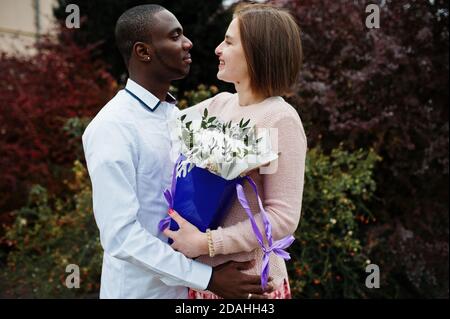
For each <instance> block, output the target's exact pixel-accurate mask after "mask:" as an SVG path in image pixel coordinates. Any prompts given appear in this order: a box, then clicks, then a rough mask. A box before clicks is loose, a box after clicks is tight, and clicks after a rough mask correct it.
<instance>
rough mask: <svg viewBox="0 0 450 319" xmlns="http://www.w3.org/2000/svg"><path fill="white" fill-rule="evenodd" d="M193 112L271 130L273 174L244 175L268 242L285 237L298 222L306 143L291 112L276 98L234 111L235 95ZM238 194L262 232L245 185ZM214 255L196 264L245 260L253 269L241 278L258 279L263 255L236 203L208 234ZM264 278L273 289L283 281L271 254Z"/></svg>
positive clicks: (280, 262) (280, 265)
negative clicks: (267, 225)
mask: <svg viewBox="0 0 450 319" xmlns="http://www.w3.org/2000/svg"><path fill="white" fill-rule="evenodd" d="M193 108H198V109H199V111H200V112H202V113H203V110H204V108H208V113H209V116H217V118H218V119H220V120H222V121H230V120H231V121H233V122H236V123H237V122H239V121H240V120H241V118H244V119H250V125H256V127H257V128H276V129H277V130H278V138H277V139H276V136H272V138H273V139H272V145H273V146H274V145H275V143H278V152H281V154H280V156H279V158H278V159H277V160H276V161H275V163H273V164H275V165H277V170H276V173H274V174H260V172H259V171H254V172H252V173H250V177H251V178H252V179H253V180H254V181H255V183H256V185H257V187H258V192H259V194H260V196H261V200H262V202H263V205H264V208H265V210H266V212H267V213H268V215H269V220H270V222H271V223H272V235H273V240H274V241H275V240H278V239H281V238H283V237H285V236H287V235H291V234H293V233H294V232H295V230H296V229H297V226H298V224H299V220H300V212H301V203H302V194H303V182H304V173H305V157H306V149H307V142H306V136H305V132H304V129H303V125H302V122H301V120H300V117H299V116H298V114H297V112H296V111H295V109H294V108H293V107H292V106H291V105H290V104H288V103H287V102H286V101H285V100H284V99H283V98H282V97H279V96H277V97H270V98H268V99H266V100H264V101H263V102H260V103H257V104H252V105H247V106H240V105H239V100H238V95H237V94H231V93H220V94H218V95H216V96H215V97H213V98H210V99H208V100H206V101H203V102H202V103H199V104H197V105H195V106H193ZM244 192H245V194H246V196H247V199H248V201H249V204H250V207H251V209H252V212H253V214H254V216H255V220H256V222H257V224H258V227H259V229H260V230H261V231H262V233H264V231H263V230H264V227H263V224H262V219H261V216H260V214H259V209H258V204H257V200H256V196H255V194H254V192H253V190H252V189H251V187H250V185H249V184H248V183H244ZM211 235H212V238H213V243H214V250H215V252H216V256H214V257H213V258H211V257H209V256H200V257H199V258H197V261H200V262H202V263H205V264H208V265H211V266H216V265H219V264H222V263H225V262H227V261H230V260H235V261H248V260H252V259H255V260H256V263H255V266H254V267H253V268H251V269H249V270H246V271H245V273H248V274H251V275H261V266H262V257H263V252H262V250H261V248H260V247H259V245H258V242H257V240H256V237H255V235H254V233H253V230H252V227H251V224H250V221H249V220H248V217H247V215H246V213H245V211H244V209H243V208H242V207H241V205H240V203H239V201H238V200H237V199H235V200H234V202H233V204H232V207H231V209H230V211H229V213H228V214H227V216H226V217H225V219H224V221H223V222H222V224H221V226H220V227H219V228H218V229H216V230H213V231H211ZM269 265H270V273H269V276H271V277H272V278H273V283H274V285H275V287H278V286H281V285H282V283H283V282H284V281H287V270H286V265H285V261H284V260H283V259H282V258H281V257H278V256H276V255H274V254H273V253H272V254H271V255H270V261H269Z"/></svg>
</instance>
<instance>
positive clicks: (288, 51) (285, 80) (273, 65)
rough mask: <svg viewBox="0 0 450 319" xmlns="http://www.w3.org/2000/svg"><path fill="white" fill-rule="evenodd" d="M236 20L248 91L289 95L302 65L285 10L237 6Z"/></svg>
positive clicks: (294, 27)
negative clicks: (246, 71) (247, 74)
mask: <svg viewBox="0 0 450 319" xmlns="http://www.w3.org/2000/svg"><path fill="white" fill-rule="evenodd" d="M234 17H235V18H237V19H238V23H239V32H240V36H241V42H242V47H243V49H244V55H245V58H246V60H247V66H248V71H249V76H250V86H251V88H252V90H254V91H255V92H257V93H260V94H262V95H264V96H274V95H284V94H287V93H289V91H290V89H291V87H292V86H293V85H294V84H295V83H296V81H297V77H298V75H299V72H300V68H301V65H302V58H303V53H302V42H301V39H300V28H299V26H298V25H297V23H296V21H295V19H294V17H293V16H292V15H291V14H290V13H289V12H288V11H286V10H284V9H281V8H277V7H275V6H272V5H267V4H243V5H238V6H237V8H236V10H235V12H234Z"/></svg>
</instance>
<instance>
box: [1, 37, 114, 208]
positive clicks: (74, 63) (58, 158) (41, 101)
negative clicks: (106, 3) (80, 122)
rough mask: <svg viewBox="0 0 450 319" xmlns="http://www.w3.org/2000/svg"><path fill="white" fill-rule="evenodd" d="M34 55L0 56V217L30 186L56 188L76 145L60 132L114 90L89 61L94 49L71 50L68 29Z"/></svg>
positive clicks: (94, 110) (108, 78)
mask: <svg viewBox="0 0 450 319" xmlns="http://www.w3.org/2000/svg"><path fill="white" fill-rule="evenodd" d="M35 49H37V53H36V54H34V55H30V56H17V55H14V56H11V55H8V54H6V53H1V55H0V70H1V72H0V83H2V84H1V86H0V106H1V112H0V154H1V157H0V194H1V196H0V211H5V210H8V209H13V208H17V207H18V206H19V205H21V204H22V203H23V200H24V199H25V198H26V195H24V194H26V190H27V188H28V187H29V186H30V185H31V184H33V183H41V184H43V185H46V186H48V187H50V188H55V187H56V188H57V187H58V185H60V183H59V182H60V181H59V180H58V179H62V178H63V175H62V174H61V172H63V171H64V170H63V169H62V168H64V167H66V166H67V165H69V166H71V165H72V163H73V160H74V159H75V150H76V147H77V145H76V144H77V143H79V140H78V141H74V140H71V139H70V136H68V134H66V133H65V132H64V131H63V130H62V127H63V125H64V123H65V121H66V120H67V119H68V118H71V117H86V116H87V117H92V116H93V115H94V114H96V113H97V112H98V110H99V109H100V108H101V107H102V106H103V105H104V104H105V103H106V102H107V101H108V99H110V98H111V96H112V94H113V92H114V90H115V86H116V84H115V81H114V80H113V78H112V77H111V76H110V75H109V74H108V73H107V72H106V71H105V65H103V64H102V63H101V62H99V61H91V58H90V51H91V50H92V49H93V47H88V48H81V47H78V46H77V45H75V44H74V42H73V41H72V35H71V33H70V31H67V29H66V30H64V29H63V28H61V32H60V35H59V38H58V39H57V40H56V39H51V38H44V39H42V40H41V41H40V42H39V44H37V45H36V48H35Z"/></svg>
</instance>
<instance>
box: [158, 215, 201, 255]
mask: <svg viewBox="0 0 450 319" xmlns="http://www.w3.org/2000/svg"><path fill="white" fill-rule="evenodd" d="M169 216H170V217H171V218H173V219H174V220H175V221H176V222H177V224H178V226H180V229H179V230H177V231H172V230H170V229H169V227H167V228H166V229H164V230H163V234H164V235H165V236H167V237H169V238H170V239H172V240H173V243H172V245H171V246H172V248H173V249H175V250H177V251H179V252H181V253H182V254H184V255H185V256H186V257H189V258H195V257H198V256H200V255H206V254H208V252H209V251H208V238H207V237H206V233H202V232H201V231H200V230H199V229H198V228H197V227H195V226H194V225H192V224H191V223H189V222H188V221H187V220H186V219H184V218H183V217H181V216H180V215H179V214H178V213H177V212H176V211H174V210H172V209H169Z"/></svg>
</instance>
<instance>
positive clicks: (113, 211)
mask: <svg viewBox="0 0 450 319" xmlns="http://www.w3.org/2000/svg"><path fill="white" fill-rule="evenodd" d="M177 112H179V111H178V109H177V108H176V106H175V105H174V104H172V103H168V102H166V101H164V102H163V101H159V99H158V98H156V97H155V96H154V95H153V94H151V93H150V92H149V91H147V90H146V89H144V88H143V87H141V86H140V85H138V84H137V83H136V82H134V81H132V80H130V79H129V80H128V82H127V84H126V87H125V89H124V90H121V91H119V92H118V93H117V94H116V96H115V97H114V98H113V99H112V100H111V101H109V102H108V104H106V105H105V106H104V107H103V108H102V109H101V111H100V112H99V113H98V114H97V115H96V116H95V118H94V119H93V120H92V122H91V123H90V124H89V125H88V127H87V128H86V130H85V132H84V134H83V148H84V152H85V157H86V162H87V167H88V171H89V175H90V178H91V182H92V197H93V206H94V216H95V220H96V223H97V226H98V228H99V230H100V241H101V244H102V247H103V249H104V254H103V267H102V277H101V288H100V298H187V288H186V287H191V288H194V289H200V290H204V289H206V287H207V285H208V283H209V280H210V278H211V272H212V269H211V267H210V266H207V265H204V264H201V263H199V262H196V261H193V260H191V259H188V258H186V257H185V256H184V255H183V254H181V253H179V252H176V251H174V250H173V249H172V248H171V247H170V246H169V245H168V244H167V238H166V237H165V236H164V235H163V234H162V233H161V232H160V231H159V230H158V223H159V221H160V220H161V219H162V218H164V217H166V216H167V210H168V204H167V202H166V201H165V199H164V195H163V192H164V190H165V189H167V188H170V183H171V177H172V170H173V165H174V161H173V160H172V159H171V157H170V150H171V139H170V132H169V129H168V122H169V121H170V119H171V118H172V117H173V116H174V115H175V114H177Z"/></svg>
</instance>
